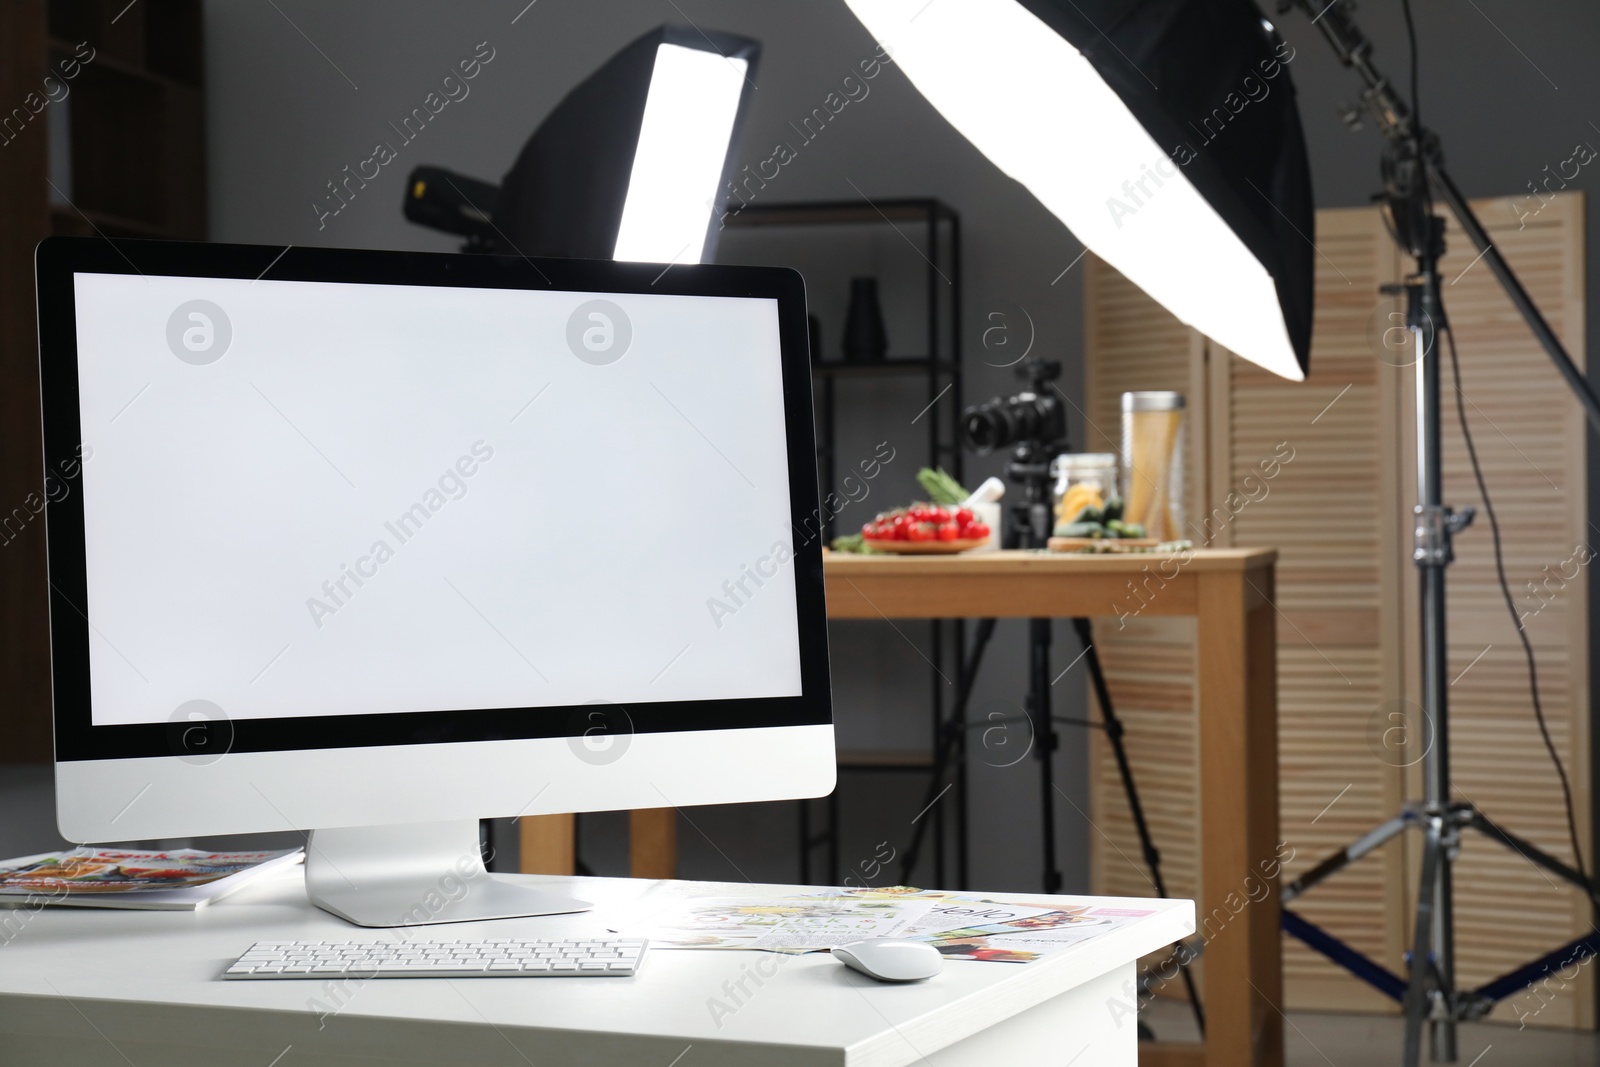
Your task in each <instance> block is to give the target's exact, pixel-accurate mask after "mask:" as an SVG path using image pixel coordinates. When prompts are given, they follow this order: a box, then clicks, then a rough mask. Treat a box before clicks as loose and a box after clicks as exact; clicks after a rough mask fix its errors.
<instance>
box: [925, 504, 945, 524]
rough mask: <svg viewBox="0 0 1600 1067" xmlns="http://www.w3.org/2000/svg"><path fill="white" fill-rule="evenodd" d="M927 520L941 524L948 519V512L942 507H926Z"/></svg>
mask: <svg viewBox="0 0 1600 1067" xmlns="http://www.w3.org/2000/svg"><path fill="white" fill-rule="evenodd" d="M928 521H929V522H936V523H939V524H940V525H943V524H944V523H947V522H949V521H950V513H949V512H948V511H946V510H945V509H944V508H930V509H928Z"/></svg>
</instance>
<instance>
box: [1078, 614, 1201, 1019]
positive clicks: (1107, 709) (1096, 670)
mask: <svg viewBox="0 0 1600 1067" xmlns="http://www.w3.org/2000/svg"><path fill="white" fill-rule="evenodd" d="M1072 628H1073V629H1074V630H1075V631H1077V634H1078V643H1079V644H1081V645H1082V646H1083V658H1084V662H1085V664H1086V665H1087V667H1088V670H1089V681H1090V684H1091V685H1093V686H1094V695H1095V700H1096V701H1098V702H1099V704H1100V720H1101V722H1102V724H1103V725H1104V727H1105V732H1106V740H1108V741H1110V742H1111V752H1112V755H1113V756H1114V757H1115V759H1116V761H1117V773H1118V774H1120V775H1121V776H1122V791H1123V793H1124V794H1125V795H1126V796H1127V798H1128V811H1129V812H1130V813H1132V815H1133V827H1134V829H1135V830H1136V831H1137V832H1138V834H1139V848H1140V850H1141V851H1142V852H1143V853H1144V862H1145V865H1146V866H1147V867H1149V868H1150V881H1151V884H1153V885H1154V886H1155V890H1156V896H1158V897H1164V896H1166V895H1167V883H1166V879H1164V878H1162V877H1161V852H1160V851H1159V850H1158V849H1157V848H1156V843H1155V839H1154V837H1153V836H1152V835H1151V833H1150V824H1149V822H1148V821H1146V819H1145V817H1144V804H1143V803H1141V802H1140V800H1139V788H1138V786H1137V785H1136V784H1135V783H1134V780H1133V765H1132V764H1131V763H1129V762H1128V750H1127V746H1126V745H1124V744H1123V741H1122V735H1123V727H1122V720H1121V719H1119V718H1117V710H1116V705H1115V704H1113V703H1112V700H1111V686H1110V685H1109V684H1107V682H1106V675H1105V671H1104V669H1102V667H1101V665H1100V654H1099V653H1098V652H1096V651H1095V649H1094V624H1093V623H1091V622H1090V621H1089V620H1088V619H1073V620H1072ZM1179 959H1180V960H1181V959H1182V956H1181V955H1180V956H1179ZM1179 971H1180V972H1181V973H1182V974H1183V984H1184V988H1185V989H1186V990H1187V991H1188V993H1189V1004H1190V1006H1192V1007H1193V1008H1194V1021H1195V1024H1196V1025H1197V1026H1199V1028H1200V1033H1201V1035H1202V1036H1204V1034H1205V1032H1206V1015H1205V1009H1204V1008H1203V1007H1202V1006H1201V1004H1200V992H1199V990H1198V989H1196V988H1195V984H1194V975H1193V973H1192V972H1190V970H1189V965H1188V964H1186V963H1180V964H1179Z"/></svg>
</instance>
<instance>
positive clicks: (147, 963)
mask: <svg viewBox="0 0 1600 1067" xmlns="http://www.w3.org/2000/svg"><path fill="white" fill-rule="evenodd" d="M520 877H523V878H526V880H527V881H528V882H530V883H536V884H540V885H541V886H542V887H546V888H549V889H551V890H553V891H555V892H559V893H563V894H568V895H571V896H576V897H581V898H583V899H586V900H590V901H594V902H595V904H596V905H597V906H596V908H595V909H594V910H593V911H590V912H585V913H580V914H573V915H556V916H546V917H542V918H529V919H503V920H498V921H494V922H484V923H457V924H451V925H447V926H429V927H420V928H412V929H410V930H408V931H407V932H406V933H407V935H408V938H409V939H411V940H429V939H432V940H442V939H449V938H465V937H483V938H491V937H523V938H536V937H587V936H603V935H605V934H607V933H608V932H610V931H621V932H623V933H624V934H626V933H628V932H629V927H630V926H631V927H633V928H634V929H638V927H639V924H640V923H641V922H642V921H645V920H648V919H649V918H650V917H651V916H652V915H653V914H655V913H657V912H659V911H660V910H662V909H664V908H665V907H667V906H668V905H669V904H671V903H673V902H675V901H677V900H679V899H681V898H682V897H684V896H760V895H769V894H770V895H778V894H782V893H789V892H817V891H818V887H815V886H809V887H798V886H774V885H749V884H729V883H712V882H676V881H673V882H658V881H646V880H635V879H625V878H542V877H536V876H531V875H529V876H520ZM985 895H988V896H992V897H994V898H996V899H1004V900H1014V901H1030V902H1031V901H1051V902H1058V903H1061V904H1093V905H1096V906H1101V907H1127V908H1138V909H1149V910H1151V911H1152V913H1151V914H1150V915H1148V916H1146V917H1144V918H1142V919H1140V920H1138V921H1137V922H1134V923H1132V924H1130V925H1128V926H1126V927H1122V928H1120V929H1116V930H1113V931H1111V932H1109V933H1106V934H1104V935H1102V936H1100V937H1096V938H1093V939H1091V940H1089V941H1086V942H1084V943H1082V944H1080V945H1078V946H1075V947H1073V948H1072V949H1069V950H1067V951H1065V952H1062V953H1060V954H1056V955H1052V956H1049V957H1047V958H1045V959H1042V960H1040V961H1038V962H1035V963H1030V964H1025V965H1019V964H1006V963H986V962H974V961H964V960H949V961H947V962H946V964H945V967H944V971H943V973H941V974H940V975H939V976H938V977H937V978H935V979H933V980H931V981H928V982H922V983H916V984H910V985H887V984H882V983H878V982H874V981H872V980H870V979H867V978H865V977H864V976H862V975H860V974H857V973H855V972H854V971H851V970H849V969H847V968H845V967H843V966H842V965H840V964H839V963H838V962H837V961H835V960H833V959H831V958H829V956H828V955H827V954H826V953H816V954H810V955H805V956H782V957H780V956H770V955H769V954H767V953H752V952H716V951H685V950H659V951H652V952H651V953H650V955H649V956H648V957H647V958H646V960H645V962H644V964H643V966H642V967H641V969H640V971H639V973H638V974H637V975H636V976H634V977H632V978H564V979H563V978H529V979H505V978H482V979H473V978H453V979H442V978H431V979H417V978H406V979H377V980H372V981H367V982H359V981H352V982H350V983H348V989H347V991H346V992H344V993H342V994H340V995H339V997H338V999H339V1000H340V1001H342V1003H338V1004H335V1003H333V1000H332V997H331V995H330V994H326V993H324V991H323V990H322V988H321V983H320V982H318V981H315V980H313V981H245V982H238V981H229V982H225V981H222V980H221V977H220V976H221V974H222V971H223V970H224V968H226V967H227V966H228V964H230V963H231V962H232V961H233V960H234V959H235V958H237V957H238V956H239V955H240V954H242V953H243V952H244V951H245V949H247V948H248V947H249V946H250V944H251V943H252V942H255V941H258V940H290V939H301V940H341V941H343V940H366V939H371V940H375V941H377V940H384V939H385V932H384V931H381V930H365V929H360V928H357V927H354V926H351V925H349V924H347V923H345V922H343V921H342V920H340V919H337V918H335V917H334V916H332V915H329V914H326V913H324V912H322V911H320V910H318V909H316V908H314V907H312V906H311V905H310V904H309V903H308V902H307V900H306V897H305V890H304V881H303V877H302V869H301V868H298V867H297V868H291V869H289V870H286V871H283V872H281V873H273V874H269V875H266V876H263V878H262V879H261V880H260V881H258V882H256V883H252V884H251V885H248V886H246V887H245V888H243V889H241V890H240V891H238V892H237V893H236V894H234V895H233V896H230V897H228V898H227V899H225V900H223V901H220V902H218V903H216V904H213V905H211V906H210V907H207V908H203V909H201V910H200V911H197V912H140V911H113V910H106V909H90V908H45V909H40V910H37V911H33V912H30V913H25V917H26V921H25V922H23V923H20V924H19V923H18V922H17V921H16V920H17V919H18V918H22V917H23V916H22V915H19V914H18V913H16V912H12V913H10V914H11V916H12V924H11V927H12V935H11V937H10V940H9V941H8V942H4V943H0V1046H3V1045H5V1044H7V1043H8V1042H12V1041H16V1042H18V1044H17V1045H16V1046H15V1047H17V1048H20V1049H23V1050H34V1049H38V1050H41V1051H45V1050H49V1049H50V1048H51V1047H52V1046H51V1045H49V1044H47V1043H46V1041H47V1038H48V1037H49V1035H51V1034H54V1035H56V1036H57V1037H58V1038H59V1037H60V1035H62V1034H63V1033H64V1032H70V1033H72V1034H76V1035H77V1036H76V1037H75V1038H74V1039H73V1040H74V1041H76V1042H77V1044H78V1045H79V1046H80V1047H81V1048H82V1049H85V1050H91V1049H92V1047H93V1046H94V1044H95V1042H97V1041H98V1042H100V1043H101V1044H100V1046H99V1047H100V1049H101V1050H102V1051H103V1053H104V1058H103V1059H102V1060H101V1061H100V1062H104V1063H122V1062H124V1059H126V1058H127V1057H128V1055H129V1054H130V1053H131V1060H130V1061H129V1062H133V1063H135V1064H137V1065H140V1067H142V1065H143V1064H144V1063H146V1062H156V1061H155V1059H154V1058H153V1056H154V1055H156V1054H159V1055H161V1056H163V1057H166V1058H167V1059H166V1062H168V1063H172V1062H179V1061H181V1062H184V1063H187V1062H190V1060H189V1059H187V1058H184V1057H181V1056H180V1057H178V1058H177V1059H176V1060H174V1059H172V1058H171V1057H172V1056H173V1055H174V1054H173V1052H172V1049H171V1048H169V1047H168V1046H169V1045H170V1046H173V1047H176V1046H179V1045H188V1046H194V1047H195V1048H199V1047H201V1046H206V1047H212V1048H214V1047H215V1046H216V1045H218V1044H229V1045H234V1044H236V1045H238V1046H239V1047H240V1048H241V1049H244V1048H249V1049H260V1050H264V1051H271V1049H272V1048H273V1046H274V1045H276V1046H278V1047H282V1046H283V1045H284V1044H293V1046H294V1048H293V1058H291V1057H290V1055H289V1054H285V1055H284V1059H283V1062H282V1063H281V1064H280V1065H279V1067H298V1065H299V1064H302V1063H335V1062H337V1063H346V1062H364V1061H365V1057H377V1058H383V1057H385V1055H386V1054H385V1053H384V1051H383V1048H382V1047H381V1046H382V1044H383V1042H385V1041H392V1042H394V1043H395V1046H394V1049H393V1050H392V1051H393V1052H394V1056H393V1057H392V1058H391V1062H400V1061H404V1062H413V1061H412V1060H409V1059H405V1057H404V1056H403V1055H402V1053H404V1052H407V1051H409V1052H410V1053H411V1054H413V1055H416V1054H419V1053H417V1049H419V1048H420V1047H422V1046H425V1045H427V1044H429V1042H430V1041H437V1040H440V1038H439V1035H440V1034H447V1035H454V1037H453V1038H452V1039H451V1041H452V1044H451V1046H450V1047H451V1048H460V1049H461V1054H462V1056H463V1059H462V1060H461V1062H480V1063H481V1062H502V1061H503V1062H510V1063H520V1062H528V1063H532V1064H537V1065H538V1067H545V1064H546V1063H548V1062H580V1061H579V1060H576V1059H569V1058H568V1056H576V1055H580V1054H581V1051H582V1050H583V1049H584V1048H585V1047H586V1046H585V1044H584V1043H585V1042H591V1043H594V1042H600V1043H607V1049H608V1054H609V1055H616V1054H617V1050H618V1049H619V1048H624V1049H626V1050H633V1051H636V1052H637V1057H638V1058H637V1061H636V1062H638V1063H639V1064H640V1067H667V1065H668V1064H669V1063H670V1062H672V1060H673V1055H674V1054H676V1052H678V1051H681V1050H682V1049H684V1048H687V1047H689V1046H697V1047H698V1048H699V1054H697V1056H696V1062H719V1063H720V1062H726V1063H735V1062H761V1063H763V1064H785V1065H787V1064H796V1065H810V1064H818V1065H820V1064H845V1065H872V1067H878V1065H899V1064H910V1063H916V1062H919V1061H920V1060H921V1059H922V1057H923V1056H925V1055H927V1054H928V1053H930V1052H933V1051H934V1050H937V1049H940V1048H943V1047H945V1046H947V1045H950V1044H952V1043H954V1042H956V1041H958V1040H960V1039H962V1038H964V1037H967V1036H969V1035H971V1034H974V1033H977V1032H979V1031H982V1030H984V1029H986V1028H987V1027H990V1026H993V1025H995V1024H996V1023H998V1022H1000V1021H1002V1020H1004V1019H1007V1018H1009V1017H1011V1016H1013V1015H1015V1014H1017V1013H1019V1012H1022V1011H1024V1010H1026V1009H1027V1008H1030V1007H1032V1006H1034V1005H1036V1004H1039V1003H1042V1002H1044V1001H1046V1000H1048V999H1050V998H1052V997H1055V996H1057V995H1059V994H1061V993H1064V992H1066V991H1067V990H1070V989H1072V988H1074V987H1076V986H1077V985H1079V984H1081V983H1083V982H1086V981H1089V980H1090V979H1093V978H1097V977H1099V976H1101V975H1104V974H1106V973H1107V972H1109V971H1111V970H1112V969H1114V968H1116V967H1118V966H1122V965H1125V964H1127V963H1129V962H1130V961H1132V960H1135V959H1137V958H1138V957H1140V956H1142V955H1145V954H1147V953H1150V952H1154V951H1156V950H1157V949H1159V948H1161V947H1162V946H1164V945H1167V944H1170V943H1171V942H1173V941H1175V940H1177V939H1179V938H1181V937H1184V936H1186V935H1188V934H1190V933H1192V932H1193V930H1194V905H1193V904H1192V903H1191V902H1190V901H1186V900H1150V899H1138V900H1127V899H1117V898H1108V897H1044V896H1037V895H1018V894H985ZM6 914H7V913H6V912H0V918H4V917H5V916H6ZM758 959H759V960H777V961H780V962H781V966H778V967H777V968H776V974H775V975H774V977H772V978H769V979H767V980H765V982H764V984H762V985H761V986H760V987H759V988H758V987H756V986H755V985H754V984H752V983H750V982H749V981H748V980H747V982H746V988H747V989H748V990H750V991H751V993H750V995H749V996H748V997H739V998H738V1000H739V1001H742V1003H738V1006H737V1007H736V1008H735V1010H734V1011H733V1012H732V1013H731V1014H728V1013H726V1012H725V1011H723V1012H717V1011H714V1010H713V1009H714V1007H715V1005H714V1003H713V999H714V998H715V999H718V1000H720V1001H721V1002H722V1004H723V1005H724V1006H727V1005H729V1004H734V1003H737V1002H736V1001H735V1000H734V999H732V997H731V996H730V994H729V992H728V991H727V987H726V986H725V983H728V982H730V981H734V980H737V979H739V978H740V977H741V975H742V974H744V973H747V971H748V968H749V967H750V966H751V965H752V964H753V963H754V962H756V960H758ZM767 967H768V969H769V970H770V969H771V967H772V965H771V964H770V963H769V964H768V965H767ZM319 998H328V999H322V1002H321V1004H320V1005H318V1004H315V1003H313V1001H315V1000H317V999H319ZM329 1008H336V1009H337V1010H336V1011H335V1012H334V1013H333V1014H331V1015H327V1014H324V1013H325V1012H326V1010H327V1009H329ZM285 1013H288V1014H285ZM719 1014H720V1015H721V1017H720V1018H719V1017H718V1015H719ZM85 1024H87V1025H85ZM8 1035H9V1036H8ZM484 1041H488V1042H489V1043H490V1045H492V1046H493V1047H494V1048H495V1049H497V1050H498V1053H499V1054H497V1055H493V1056H488V1055H487V1053H485V1054H479V1053H473V1052H470V1049H471V1048H472V1047H475V1046H481V1045H482V1042H484ZM619 1042H620V1044H619ZM719 1046H721V1048H720V1051H721V1053H722V1055H714V1054H713V1055H710V1056H708V1057H707V1058H701V1057H702V1055H705V1054H708V1053H716V1052H717V1051H718V1049H719ZM483 1047H484V1048H487V1047H488V1046H483ZM113 1049H115V1051H114V1050H113ZM755 1049H759V1050H760V1053H761V1054H760V1057H759V1059H755V1060H752V1059H750V1058H749V1056H750V1053H751V1052H752V1051H753V1050H755ZM119 1052H120V1053H123V1057H122V1058H119V1055H118V1053H119ZM141 1053H142V1054H141ZM319 1053H320V1054H319ZM513 1053H514V1054H515V1055H513ZM541 1055H545V1056H546V1058H545V1059H541V1058H540V1057H541ZM629 1055H630V1056H631V1055H632V1052H630V1053H629ZM357 1056H361V1057H362V1060H359V1061H358V1060H357V1059H356V1057H357ZM552 1056H553V1057H555V1058H554V1059H553V1060H552V1059H551V1058H550V1057H552ZM324 1057H326V1058H324ZM507 1057H509V1058H507ZM519 1057H520V1058H519ZM268 1059H270V1057H268ZM258 1060H259V1067H267V1062H268V1060H267V1059H260V1058H259V1056H258V1054H257V1053H255V1052H251V1054H250V1055H248V1056H244V1057H242V1058H241V1059H240V1060H239V1061H238V1062H241V1063H257V1062H258ZM65 1061H70V1062H76V1059H74V1058H72V1057H68V1058H67V1059H66V1060H65ZM31 1062H46V1061H45V1060H33V1061H31ZM52 1062H64V1061H62V1060H57V1061H52ZM194 1062H204V1061H203V1060H201V1059H196V1060H194ZM209 1062H219V1061H217V1060H216V1059H214V1058H213V1059H211V1060H210V1061H209ZM436 1062H443V1061H436ZM450 1062H456V1060H455V1058H454V1057H451V1059H450ZM688 1063H689V1061H688V1060H687V1059H686V1060H685V1067H687V1065H688Z"/></svg>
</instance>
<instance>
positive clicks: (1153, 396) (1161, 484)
mask: <svg viewBox="0 0 1600 1067" xmlns="http://www.w3.org/2000/svg"><path fill="white" fill-rule="evenodd" d="M1183 453H1184V438H1183V394H1182V393H1172V392H1138V393H1123V394H1122V499H1123V511H1122V517H1123V521H1124V522H1130V523H1138V524H1139V525H1141V526H1143V527H1144V529H1145V534H1146V536H1149V537H1155V538H1159V539H1161V540H1163V541H1175V540H1177V539H1178V538H1179V537H1180V536H1182V531H1183V520H1184V515H1183V495H1184V493H1183V490H1184V454H1183Z"/></svg>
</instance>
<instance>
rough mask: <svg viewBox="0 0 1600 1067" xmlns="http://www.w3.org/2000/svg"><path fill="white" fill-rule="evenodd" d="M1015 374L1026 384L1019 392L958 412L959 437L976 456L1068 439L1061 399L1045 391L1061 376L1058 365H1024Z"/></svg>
mask: <svg viewBox="0 0 1600 1067" xmlns="http://www.w3.org/2000/svg"><path fill="white" fill-rule="evenodd" d="M1016 372H1017V376H1018V377H1020V378H1023V379H1026V380H1027V382H1028V386H1027V388H1025V389H1024V390H1023V391H1022V392H1019V393H1018V394H1017V395H1016V396H1013V397H1007V398H1006V399H1004V400H1002V399H1000V398H999V397H995V398H994V399H993V400H989V401H986V402H984V403H982V404H974V405H972V406H971V407H969V408H967V410H965V411H963V412H962V413H961V437H962V439H963V441H964V442H965V443H966V445H967V447H968V448H970V449H972V450H973V451H975V452H977V453H978V454H979V455H987V454H988V453H990V452H993V451H995V450H996V449H999V448H1010V447H1012V446H1013V445H1020V444H1027V443H1034V444H1039V445H1048V444H1052V443H1054V442H1056V441H1060V440H1063V439H1064V438H1065V437H1066V436H1067V412H1066V409H1065V408H1064V407H1063V406H1062V403H1061V398H1060V397H1058V396H1053V395H1051V393H1050V392H1049V391H1048V389H1047V385H1048V383H1049V382H1052V381H1054V380H1055V379H1056V378H1059V377H1060V376H1061V364H1059V363H1025V364H1023V365H1021V366H1019V367H1017V368H1016Z"/></svg>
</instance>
